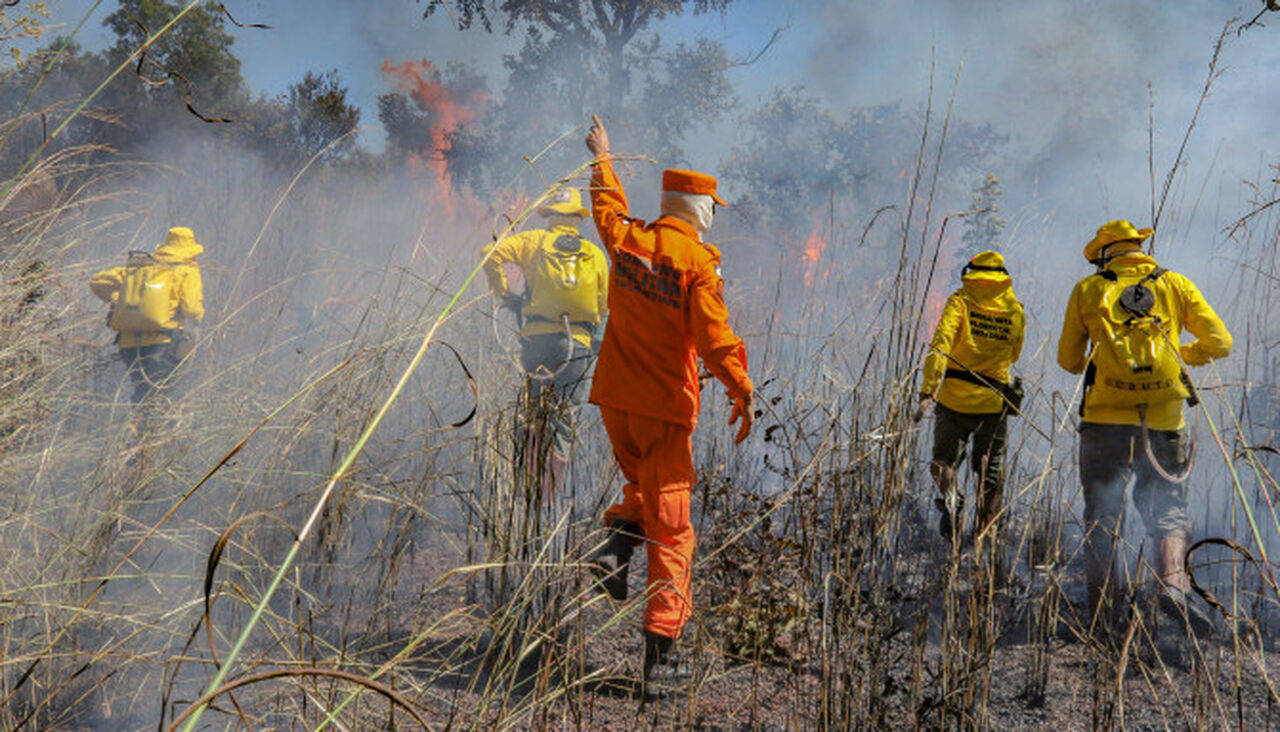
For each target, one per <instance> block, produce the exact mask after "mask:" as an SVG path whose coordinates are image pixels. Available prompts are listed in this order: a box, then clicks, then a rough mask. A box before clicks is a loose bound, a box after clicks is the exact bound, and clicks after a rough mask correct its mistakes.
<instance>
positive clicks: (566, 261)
mask: <svg viewBox="0 0 1280 732" xmlns="http://www.w3.org/2000/svg"><path fill="white" fill-rule="evenodd" d="M538 214H539V215H540V216H541V217H542V218H543V219H545V221H546V225H545V226H544V227H543V228H540V229H532V230H529V231H524V232H521V233H519V234H514V235H512V236H509V237H506V238H504V239H502V240H501V241H498V242H496V243H495V244H493V245H492V246H491V247H490V249H491V251H490V250H486V251H489V258H488V259H487V260H486V261H485V265H484V270H485V275H486V277H487V278H488V280H489V287H490V289H491V290H492V292H493V295H494V296H495V297H497V298H499V299H500V300H501V301H502V303H503V305H504V306H505V307H507V308H509V309H511V310H513V311H515V312H516V313H517V315H519V317H520V318H521V319H522V320H523V325H522V327H521V328H520V363H521V366H522V367H523V368H524V371H525V373H526V374H528V377H529V380H530V396H531V397H532V398H533V399H534V400H535V402H536V403H537V404H538V406H539V409H538V415H537V420H538V421H539V422H540V423H541V424H538V425H535V429H534V430H533V437H535V438H537V437H538V436H539V435H541V436H543V437H545V440H546V442H542V441H540V440H538V439H534V440H532V441H531V442H530V443H529V444H527V445H526V448H527V449H528V450H529V452H530V453H531V455H530V457H532V458H533V459H532V460H531V461H529V465H530V466H531V467H540V470H537V473H540V475H539V480H540V481H541V485H542V490H543V492H544V493H548V492H551V491H554V490H555V488H556V487H557V486H558V485H559V483H560V481H561V479H562V476H563V473H564V470H565V467H566V466H567V464H568V460H569V455H570V448H571V446H572V442H573V416H572V415H573V411H574V410H575V408H576V407H577V404H578V402H579V401H580V397H579V394H581V393H582V392H581V389H580V386H581V384H582V382H583V380H584V378H585V376H586V372H587V367H588V365H589V364H590V362H591V356H592V347H593V344H594V342H596V339H597V336H598V332H599V330H600V328H601V327H602V323H603V320H604V317H605V315H606V313H607V312H608V308H607V305H606V303H607V298H608V292H609V268H608V263H607V260H606V259H605V255H604V252H602V251H600V248H599V247H597V246H596V245H595V244H592V243H591V242H589V241H587V240H586V239H584V238H582V237H581V236H580V235H579V234H578V225H579V224H580V223H581V222H582V221H583V220H584V219H585V218H586V217H587V216H589V215H590V212H589V211H588V210H587V209H586V207H584V206H583V205H582V196H581V194H580V193H578V191H577V190H576V189H574V188H568V187H564V188H560V189H559V190H557V191H555V192H554V193H553V194H552V195H551V198H550V199H549V200H548V201H547V203H546V204H545V205H543V206H542V207H541V208H539V209H538ZM509 264H510V265H515V266H518V267H519V268H520V270H521V272H522V274H523V275H524V286H525V291H524V295H523V296H521V295H516V294H514V293H512V292H511V290H510V288H509V287H508V282H507V275H506V271H505V267H506V265H509Z"/></svg>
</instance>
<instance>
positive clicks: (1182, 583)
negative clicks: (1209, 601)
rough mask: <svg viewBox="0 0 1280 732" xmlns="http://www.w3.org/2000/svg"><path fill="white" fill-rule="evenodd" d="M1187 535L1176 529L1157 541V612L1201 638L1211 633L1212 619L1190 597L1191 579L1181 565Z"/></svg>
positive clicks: (1185, 549) (1189, 540) (1184, 554)
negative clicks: (1158, 565) (1181, 624)
mask: <svg viewBox="0 0 1280 732" xmlns="http://www.w3.org/2000/svg"><path fill="white" fill-rule="evenodd" d="M1190 534H1191V532H1189V531H1187V530H1186V529H1180V530H1178V531H1171V532H1169V533H1167V534H1165V535H1164V536H1163V537H1161V538H1160V580H1161V585H1162V586H1161V587H1160V588H1159V593H1160V594H1159V598H1160V610H1161V611H1162V612H1164V613H1165V614H1166V615H1168V616H1169V617H1171V618H1173V619H1174V620H1175V621H1178V622H1185V623H1187V624H1188V625H1189V626H1190V628H1191V632H1192V633H1195V634H1196V637H1200V638H1202V637H1204V636H1206V635H1208V634H1209V632H1210V631H1212V630H1213V618H1211V617H1209V614H1208V613H1207V612H1205V611H1204V609H1203V608H1201V607H1200V605H1199V604H1198V603H1196V602H1194V601H1193V600H1192V598H1191V579H1190V578H1189V577H1187V568H1186V565H1185V558H1186V555H1187V546H1188V545H1189V544H1190V543H1191V535H1190Z"/></svg>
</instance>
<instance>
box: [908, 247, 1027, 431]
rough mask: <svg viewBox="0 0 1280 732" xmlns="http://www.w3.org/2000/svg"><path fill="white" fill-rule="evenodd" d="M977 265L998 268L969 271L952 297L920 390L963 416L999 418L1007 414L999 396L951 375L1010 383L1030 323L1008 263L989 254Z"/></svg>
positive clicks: (936, 333) (931, 348)
mask: <svg viewBox="0 0 1280 732" xmlns="http://www.w3.org/2000/svg"><path fill="white" fill-rule="evenodd" d="M973 262H974V263H983V264H982V266H984V267H991V268H992V269H985V268H984V269H979V270H975V271H968V269H969V268H966V273H965V274H964V276H963V277H962V278H961V282H962V283H963V284H962V285H961V286H960V289H958V290H956V291H955V292H954V293H952V295H951V297H949V298H947V304H946V306H945V307H944V308H943V309H942V317H941V318H940V319H939V320H938V327H937V328H935V329H934V332H933V341H932V342H931V343H930V345H929V355H928V356H927V357H926V358H925V362H924V380H923V382H922V383H921V386H920V391H921V393H922V394H930V395H932V394H934V393H935V392H936V396H937V399H938V403H939V404H941V405H942V406H944V407H946V408H948V409H951V410H954V411H957V412H963V413H965V414H993V413H996V412H1000V411H1001V410H1002V409H1004V400H1003V398H1002V397H1001V395H1000V394H999V393H998V392H996V391H995V390H994V389H991V388H989V387H987V386H983V385H982V384H981V383H973V382H971V381H965V380H963V379H961V378H956V377H955V376H947V372H948V371H952V372H953V373H954V372H957V371H958V372H962V373H965V374H976V375H978V376H979V377H981V378H982V379H988V380H990V381H992V382H999V383H1002V384H1007V383H1009V377H1010V374H1009V369H1010V367H1011V366H1012V365H1013V363H1014V362H1015V361H1017V360H1018V357H1019V356H1020V355H1021V354H1022V340H1023V334H1024V331H1025V328H1026V322H1025V316H1024V315H1023V312H1022V304H1021V303H1019V302H1018V298H1017V296H1015V295H1014V293H1013V282H1012V280H1011V279H1010V277H1009V275H1008V273H1006V272H1004V271H1003V267H1004V259H1003V258H1002V257H1001V256H1000V255H999V254H997V253H995V252H983V253H982V254H980V255H978V256H977V257H975V258H974V260H973ZM971 266H972V265H971ZM996 268H998V269H996Z"/></svg>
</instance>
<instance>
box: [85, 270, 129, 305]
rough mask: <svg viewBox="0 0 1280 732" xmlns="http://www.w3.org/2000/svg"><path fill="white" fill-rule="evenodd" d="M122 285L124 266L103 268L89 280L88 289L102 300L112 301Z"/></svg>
mask: <svg viewBox="0 0 1280 732" xmlns="http://www.w3.org/2000/svg"><path fill="white" fill-rule="evenodd" d="M123 285H124V267H112V268H111V269H104V270H102V271H101V272H99V273H97V274H96V275H94V276H93V278H92V279H90V280H89V289H90V290H93V294H94V295H96V296H97V297H98V299H99V300H102V301H103V302H112V301H113V300H115V299H116V295H117V294H118V293H119V292H120V288H121V287H122V286H123Z"/></svg>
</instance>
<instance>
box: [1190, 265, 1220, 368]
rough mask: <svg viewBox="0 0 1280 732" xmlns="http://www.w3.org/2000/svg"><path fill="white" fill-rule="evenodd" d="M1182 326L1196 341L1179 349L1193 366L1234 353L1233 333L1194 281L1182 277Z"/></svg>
mask: <svg viewBox="0 0 1280 732" xmlns="http://www.w3.org/2000/svg"><path fill="white" fill-rule="evenodd" d="M1182 281H1183V283H1185V284H1184V285H1183V287H1182V295H1183V308H1184V311H1183V323H1182V324H1183V326H1184V327H1185V328H1186V329H1187V330H1188V331H1190V333H1191V334H1192V335H1194V336H1195V337H1196V340H1194V341H1192V342H1191V343H1187V344H1184V345H1182V346H1181V348H1179V351H1181V354H1182V360H1183V361H1185V362H1186V363H1187V364H1188V365H1190V366H1203V365H1205V364H1207V363H1209V362H1210V361H1212V360H1213V359H1215V358H1223V357H1225V356H1226V355H1227V354H1229V353H1231V333H1229V332H1228V331H1227V326H1226V325H1225V324H1224V323H1223V322H1222V319H1221V318H1219V317H1218V314H1217V313H1215V312H1214V311H1213V308H1212V307H1210V306H1209V302H1208V301H1207V300H1205V299H1204V295H1201V294H1200V290H1199V289H1197V288H1196V286H1195V284H1193V283H1192V282H1191V280H1188V279H1186V278H1185V277H1184V278H1182Z"/></svg>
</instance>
